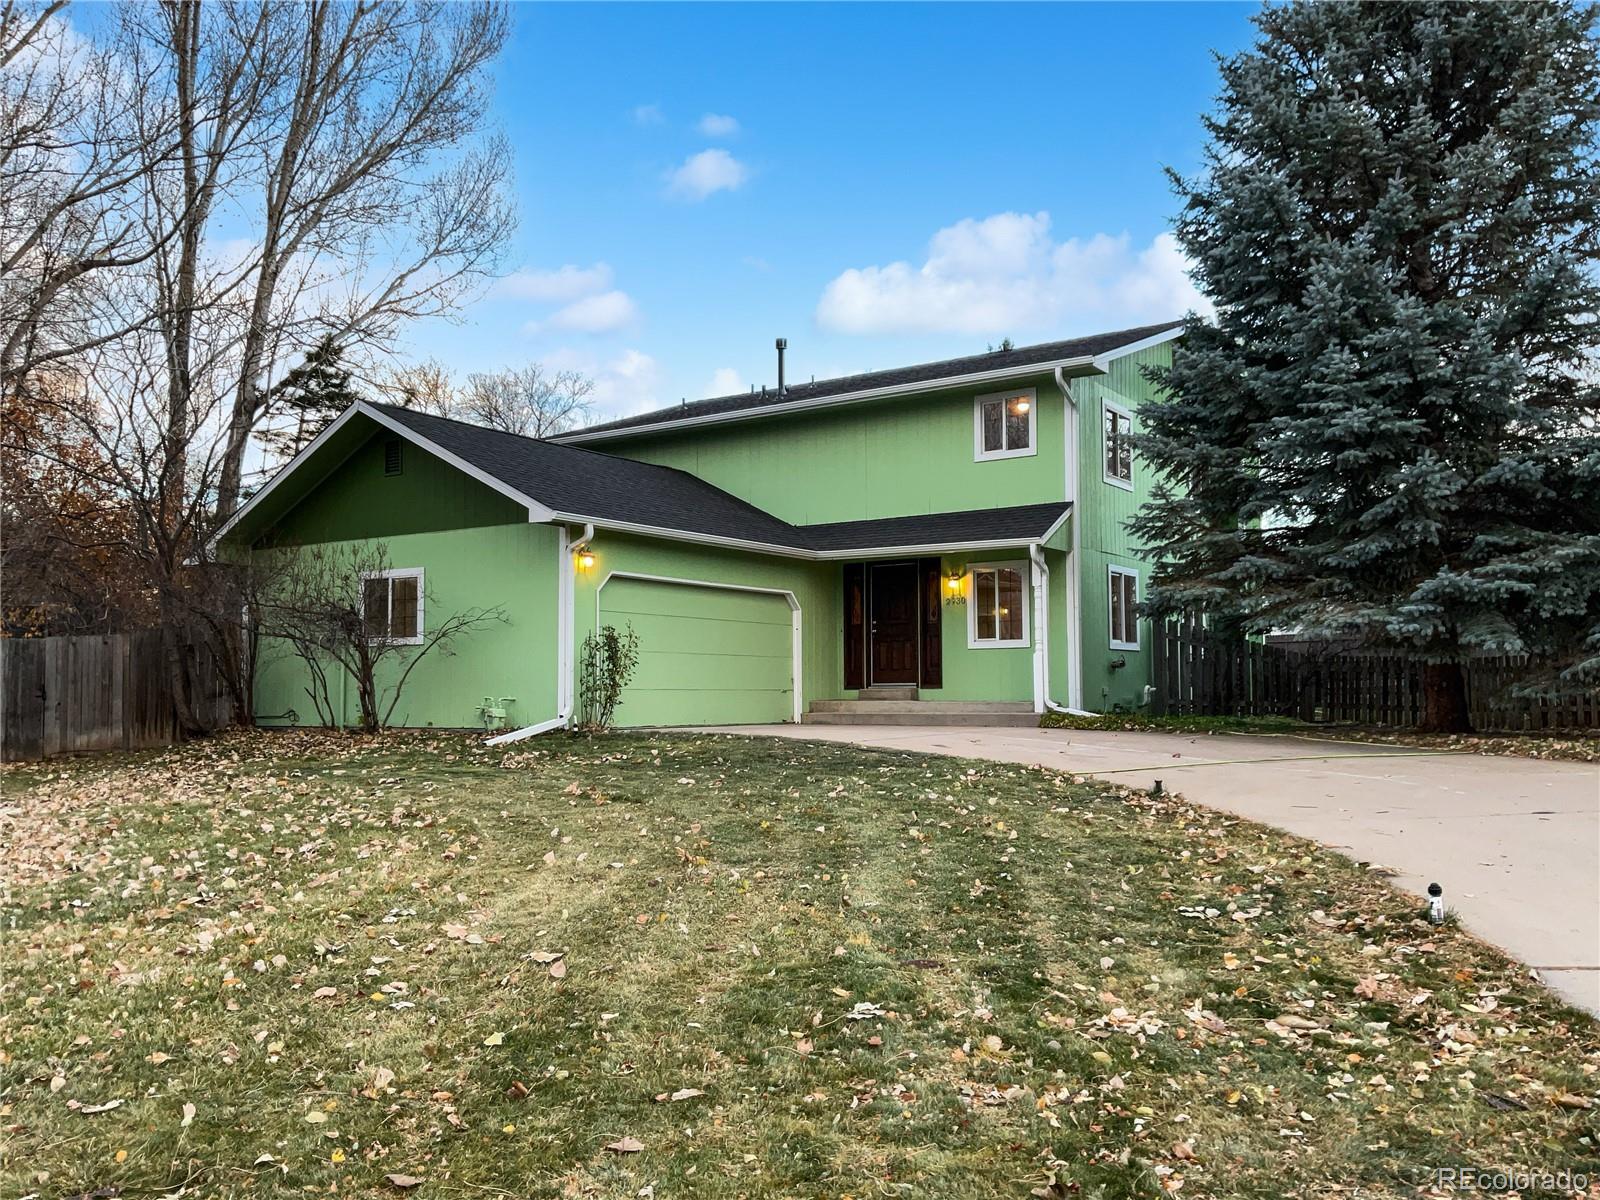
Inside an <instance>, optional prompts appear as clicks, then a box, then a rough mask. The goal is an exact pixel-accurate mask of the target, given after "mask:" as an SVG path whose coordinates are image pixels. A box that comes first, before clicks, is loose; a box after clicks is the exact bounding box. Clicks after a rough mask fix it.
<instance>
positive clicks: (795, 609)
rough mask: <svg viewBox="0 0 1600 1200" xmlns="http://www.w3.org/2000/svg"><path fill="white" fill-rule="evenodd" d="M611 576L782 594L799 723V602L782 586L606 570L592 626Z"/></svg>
mask: <svg viewBox="0 0 1600 1200" xmlns="http://www.w3.org/2000/svg"><path fill="white" fill-rule="evenodd" d="M613 579H642V580H644V581H645V582H646V583H675V584H678V585H679V586H681V587H702V588H717V589H719V590H721V591H724V592H758V593H760V594H761V595H764V596H782V597H783V598H784V600H785V601H786V602H787V603H788V605H789V628H790V656H791V657H790V662H789V691H790V694H791V695H793V697H794V712H793V714H792V715H793V718H794V723H795V724H796V725H798V724H800V713H801V710H802V708H803V707H804V704H805V701H804V700H803V698H802V697H801V695H800V679H801V675H800V661H801V660H800V601H799V600H798V599H797V598H796V597H795V594H794V593H793V592H791V591H789V590H787V589H786V588H769V587H754V586H752V585H750V584H744V583H719V582H717V581H716V580H714V579H680V578H678V577H677V576H675V575H646V574H644V573H643V572H641V571H608V572H606V576H605V578H604V579H602V580H601V581H600V586H599V587H597V588H595V589H594V627H595V628H596V629H599V628H600V594H601V593H602V592H604V591H605V590H606V584H608V583H610V582H611V581H612V580H613Z"/></svg>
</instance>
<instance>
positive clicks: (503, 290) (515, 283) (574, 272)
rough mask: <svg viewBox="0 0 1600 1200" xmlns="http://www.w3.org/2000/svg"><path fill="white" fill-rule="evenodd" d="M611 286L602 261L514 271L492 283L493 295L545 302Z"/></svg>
mask: <svg viewBox="0 0 1600 1200" xmlns="http://www.w3.org/2000/svg"><path fill="white" fill-rule="evenodd" d="M610 286H611V268H610V267H608V266H607V265H606V264H605V263H595V264H594V266H592V267H578V266H573V265H572V264H570V263H569V264H567V265H566V266H564V267H557V268H556V269H555V270H553V271H514V272H512V273H511V274H510V275H507V276H504V277H503V278H502V279H500V280H499V281H498V282H497V283H496V284H495V285H494V294H495V295H496V296H505V297H509V298H512V299H517V300H537V301H539V302H541V303H546V304H559V303H561V302H562V301H569V300H576V299H577V298H578V297H579V296H592V295H593V294H594V293H596V292H603V291H605V289H606V288H608V287H610Z"/></svg>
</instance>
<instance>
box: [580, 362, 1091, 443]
mask: <svg viewBox="0 0 1600 1200" xmlns="http://www.w3.org/2000/svg"><path fill="white" fill-rule="evenodd" d="M1097 362H1098V360H1097V359H1096V358H1095V357H1094V356H1093V355H1081V356H1079V357H1078V358H1061V359H1055V360H1052V361H1049V362H1041V363H1033V364H1031V365H1029V366H1024V367H1003V368H1000V369H998V370H994V371H976V372H974V373H972V374H970V375H947V376H945V377H943V378H941V379H924V380H921V381H919V382H916V383H897V384H894V385H893V386H891V387H881V388H868V389H866V390H864V391H860V392H841V393H840V394H839V395H837V396H819V397H818V398H817V399H815V400H791V401H790V402H789V403H787V404H769V405H766V406H764V407H762V408H754V409H751V408H737V409H733V410H731V411H729V412H722V413H708V414H707V415H705V416H703V417H680V418H679V419H677V420H674V421H657V422H656V423H655V424H654V425H631V426H629V427H627V428H626V429H602V430H595V431H593V432H585V431H583V430H581V429H580V430H578V431H577V432H575V433H564V434H561V435H560V436H559V437H553V438H551V439H550V441H552V442H561V443H568V444H576V443H579V442H597V441H606V440H610V439H615V438H622V437H634V436H637V435H639V434H645V433H659V432H661V431H662V430H667V429H689V428H692V427H694V426H696V425H720V424H723V423H725V422H728V421H748V420H754V419H755V418H757V417H772V416H780V415H782V414H784V413H795V412H807V411H809V410H811V409H816V408H833V407H835V406H837V405H840V404H858V403H860V402H861V401H863V400H882V399H886V398H888V397H890V396H909V395H914V394H915V393H917V392H942V391H948V390H950V389H951V388H958V387H963V386H965V385H967V384H974V383H998V382H1001V381H1003V380H1007V379H1026V378H1028V377H1029V376H1032V375H1045V374H1049V373H1051V372H1053V371H1058V370H1059V371H1068V370H1071V371H1081V370H1085V369H1086V368H1087V369H1090V370H1092V371H1097V372H1098V371H1101V370H1103V368H1100V367H1098V366H1097V365H1096V364H1097Z"/></svg>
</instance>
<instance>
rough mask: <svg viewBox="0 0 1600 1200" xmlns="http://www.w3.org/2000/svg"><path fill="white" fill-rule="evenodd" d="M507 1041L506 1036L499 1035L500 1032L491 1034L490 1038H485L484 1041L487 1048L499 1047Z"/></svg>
mask: <svg viewBox="0 0 1600 1200" xmlns="http://www.w3.org/2000/svg"><path fill="white" fill-rule="evenodd" d="M505 1040H506V1035H505V1034H503V1033H499V1032H495V1033H491V1034H490V1035H489V1036H488V1037H486V1038H484V1039H483V1044H484V1045H485V1046H498V1045H500V1044H501V1043H502V1042H504V1041H505Z"/></svg>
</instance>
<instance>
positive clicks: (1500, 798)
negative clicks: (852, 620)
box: [720, 725, 1600, 1014]
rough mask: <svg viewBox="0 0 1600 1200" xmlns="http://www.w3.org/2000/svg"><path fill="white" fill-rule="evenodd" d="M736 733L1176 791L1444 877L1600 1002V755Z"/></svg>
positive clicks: (1551, 979)
mask: <svg viewBox="0 0 1600 1200" xmlns="http://www.w3.org/2000/svg"><path fill="white" fill-rule="evenodd" d="M720 732H724V733H744V734H759V735H770V736H775V737H787V738H802V739H811V740H817V741H830V742H852V743H855V744H857V745H864V746H880V747H884V748H887V749H892V750H912V751H918V752H921V753H926V754H954V755H961V756H964V757H969V758H989V759H996V760H999V761H1002V762H1016V763H1027V764H1032V763H1040V764H1043V765H1044V766H1049V767H1057V768H1059V769H1061V770H1064V771H1073V772H1076V773H1079V774H1084V775H1095V776H1098V777H1100V778H1104V779H1109V780H1114V781H1117V782H1119V783H1127V784H1131V785H1133V786H1135V787H1149V786H1150V785H1151V784H1152V783H1154V782H1155V780H1157V779H1160V780H1161V781H1162V785H1163V786H1164V787H1165V788H1166V789H1167V790H1169V791H1176V792H1181V793H1183V795H1184V796H1185V797H1186V798H1187V799H1189V800H1193V801H1196V802H1198V803H1200V804H1205V805H1208V806H1210V807H1212V808H1218V809H1222V810H1224V811H1227V812H1231V813H1237V814H1238V815H1240V816H1243V817H1248V818H1250V819H1251V820H1255V821H1261V822H1264V823H1266V824H1270V825H1276V826H1278V827H1279V828H1280V829H1286V830H1288V831H1289V832H1291V833H1296V834H1299V835H1301V836H1302V837H1307V838H1312V839H1314V840H1316V841H1318V842H1322V843H1324V844H1325V845H1328V846H1332V847H1334V848H1335V849H1338V850H1341V851H1343V852H1344V853H1346V854H1348V855H1350V856H1351V857H1352V858H1355V859H1358V860H1360V861H1362V862H1370V863H1374V864H1378V865H1381V866H1384V867H1388V868H1390V869H1391V870H1393V871H1394V881H1395V882H1396V883H1397V884H1399V885H1400V886H1401V887H1404V888H1407V889H1409V890H1410V891H1412V892H1415V893H1416V894H1417V895H1419V896H1420V895H1422V894H1424V893H1425V891H1426V889H1427V886H1428V884H1429V883H1432V882H1437V883H1439V884H1440V885H1441V886H1442V887H1443V888H1444V896H1445V900H1446V902H1447V903H1448V904H1449V905H1450V907H1451V908H1452V909H1454V910H1455V911H1456V912H1457V913H1458V914H1459V915H1460V917H1461V919H1462V921H1463V922H1465V924H1466V925H1467V926H1468V927H1469V928H1470V929H1472V930H1473V932H1475V933H1477V934H1478V935H1479V936H1480V937H1483V938H1485V939H1486V940H1488V941H1490V942H1493V943H1495V944H1496V945H1498V946H1501V947H1504V948H1505V949H1506V950H1507V951H1508V952H1510V953H1511V954H1512V955H1514V956H1515V957H1517V958H1519V959H1521V960H1522V961H1523V962H1525V963H1528V964H1529V965H1530V966H1533V967H1534V968H1536V969H1537V970H1538V972H1539V975H1540V977H1541V978H1542V979H1543V980H1544V981H1545V982H1546V983H1547V984H1548V985H1549V986H1550V987H1551V988H1552V989H1554V990H1555V991H1557V992H1559V993H1560V994H1561V995H1562V996H1564V997H1565V998H1566V999H1568V1000H1569V1001H1571V1002H1572V1003H1574V1004H1576V1005H1579V1006H1580V1007H1583V1008H1586V1009H1588V1010H1589V1011H1590V1012H1593V1013H1596V1014H1600V766H1596V765H1594V764H1591V763H1571V762H1545V761H1542V760H1538V759H1526V758H1509V757H1492V756H1489V755H1481V754H1465V753H1458V752H1448V751H1431V752H1430V751H1416V750H1408V749H1406V748H1405V747H1398V746H1383V745H1378V744H1375V743H1356V742H1337V741H1327V740H1321V739H1316V738H1301V737H1260V736H1248V737H1247V736H1236V735H1231V734H1212V735H1191V734H1166V733H1101V732H1091V731H1086V730H1074V729H940V728H933V727H927V726H902V727H898V728H892V727H891V728H883V727H869V726H863V725H856V726H837V725H836V726H806V725H801V726H795V725H762V726H750V725H743V726H738V727H734V728H727V729H724V730H721V731H720Z"/></svg>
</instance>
